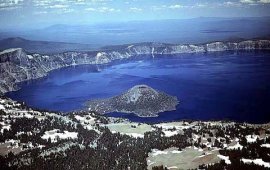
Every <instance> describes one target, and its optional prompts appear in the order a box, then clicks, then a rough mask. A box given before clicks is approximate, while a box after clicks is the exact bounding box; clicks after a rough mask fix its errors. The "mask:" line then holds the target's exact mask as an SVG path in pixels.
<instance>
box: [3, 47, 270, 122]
mask: <svg viewBox="0 0 270 170" xmlns="http://www.w3.org/2000/svg"><path fill="white" fill-rule="evenodd" d="M138 84H146V85H149V86H151V87H153V88H154V89H157V90H161V91H164V92H166V93H168V94H170V95H173V96H177V98H178V100H179V101H180V104H179V105H178V106H177V110H176V111H172V112H163V113H160V114H159V117H155V118H140V117H137V116H135V115H133V114H124V113H111V114H108V115H109V116H115V117H125V118H128V119H130V120H132V121H138V122H149V123H150V122H151V123H153V122H161V121H172V120H180V119H192V120H217V119H229V120H234V121H239V122H243V121H247V122H251V123H263V122H269V121H270V53H269V52H259V53H257V52H247V53H233V52H226V53H211V54H179V55H156V56H155V57H154V58H153V57H152V56H137V57H134V59H132V60H131V59H129V60H125V61H117V62H114V63H112V64H110V65H103V66H93V65H82V66H76V67H68V68H63V69H59V70H56V71H53V72H51V73H50V74H49V75H48V76H47V77H45V78H42V79H39V80H34V81H29V82H26V83H23V84H21V89H20V90H19V91H16V92H10V93H8V94H7V96H8V97H11V98H12V99H14V100H18V101H24V102H26V103H27V104H28V105H29V106H32V107H35V108H40V109H48V110H54V111H63V112H68V111H72V110H77V109H81V108H83V104H84V102H85V101H86V100H89V99H96V98H107V97H111V96H114V95H118V94H120V93H122V92H124V91H126V90H128V89H129V88H131V87H133V86H134V85H138Z"/></svg>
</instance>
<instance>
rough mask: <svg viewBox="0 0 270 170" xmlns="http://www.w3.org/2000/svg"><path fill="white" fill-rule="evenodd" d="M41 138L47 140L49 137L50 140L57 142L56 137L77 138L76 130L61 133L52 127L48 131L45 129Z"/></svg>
mask: <svg viewBox="0 0 270 170" xmlns="http://www.w3.org/2000/svg"><path fill="white" fill-rule="evenodd" d="M41 138H42V139H45V140H49V138H50V139H51V142H52V143H54V142H57V138H59V139H77V138H78V132H68V131H64V132H63V133H61V132H59V129H54V130H50V131H46V132H45V134H44V135H43V136H42V137H41Z"/></svg>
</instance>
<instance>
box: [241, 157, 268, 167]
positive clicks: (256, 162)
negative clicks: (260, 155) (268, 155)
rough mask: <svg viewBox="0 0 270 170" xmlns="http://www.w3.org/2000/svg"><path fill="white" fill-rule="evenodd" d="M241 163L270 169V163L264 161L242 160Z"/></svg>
mask: <svg viewBox="0 0 270 170" xmlns="http://www.w3.org/2000/svg"><path fill="white" fill-rule="evenodd" d="M241 161H242V162H243V163H245V164H251V163H254V164H256V165H260V166H264V167H266V168H270V163H269V162H264V161H263V160H262V159H254V160H252V159H245V158H243V159H241Z"/></svg>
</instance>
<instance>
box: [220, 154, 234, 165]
mask: <svg viewBox="0 0 270 170" xmlns="http://www.w3.org/2000/svg"><path fill="white" fill-rule="evenodd" d="M217 156H218V157H219V158H220V159H222V160H224V161H225V163H226V164H231V161H230V159H229V156H224V155H217Z"/></svg>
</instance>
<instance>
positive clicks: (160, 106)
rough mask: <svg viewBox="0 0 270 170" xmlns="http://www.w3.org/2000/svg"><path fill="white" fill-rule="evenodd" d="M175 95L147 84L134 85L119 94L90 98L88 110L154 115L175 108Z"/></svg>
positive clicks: (87, 104) (142, 115) (141, 115)
mask: <svg viewBox="0 0 270 170" xmlns="http://www.w3.org/2000/svg"><path fill="white" fill-rule="evenodd" d="M178 103H179V101H178V100H177V97H174V96H170V95H168V94H166V93H164V92H161V91H158V90H155V89H153V88H151V87H149V86H147V85H136V86H134V87H132V88H131V89H129V90H128V91H126V92H124V93H123V94H121V95H119V96H114V97H111V98H107V99H97V100H90V101H88V102H87V103H86V106H87V107H88V109H89V110H93V109H94V110H96V111H97V112H99V113H103V114H105V113H110V112H122V113H134V114H136V115H137V116H140V117H155V116H158V113H161V112H165V111H172V110H176V105H178Z"/></svg>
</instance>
